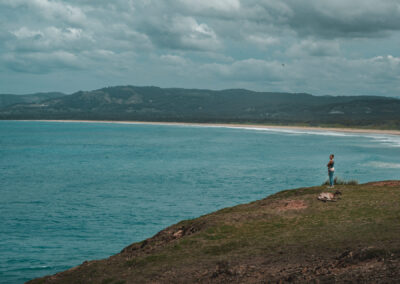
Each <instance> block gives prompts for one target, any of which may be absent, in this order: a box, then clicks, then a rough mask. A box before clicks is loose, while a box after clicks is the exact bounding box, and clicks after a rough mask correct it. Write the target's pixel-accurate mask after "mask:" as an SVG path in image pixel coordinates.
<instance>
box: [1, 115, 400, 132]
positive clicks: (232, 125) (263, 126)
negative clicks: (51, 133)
mask: <svg viewBox="0 0 400 284" xmlns="http://www.w3.org/2000/svg"><path fill="white" fill-rule="evenodd" d="M4 121H7V120H4ZM9 121H37V122H61V123H110V124H112V123H114V124H135V125H171V126H196V127H223V128H238V129H246V128H247V129H248V128H251V129H261V130H262V129H265V130H274V129H276V130H299V131H301V130H303V131H304V130H309V131H317V132H327V131H332V132H342V133H361V134H382V135H400V130H381V129H363V128H344V127H338V128H335V127H321V126H290V125H288V126H286V125H282V126H281V125H268V124H240V123H196V122H162V121H113V120H68V119H60V120H57V119H24V120H9Z"/></svg>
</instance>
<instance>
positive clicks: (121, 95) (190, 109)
mask: <svg viewBox="0 0 400 284" xmlns="http://www.w3.org/2000/svg"><path fill="white" fill-rule="evenodd" d="M0 119H88V120H137V121H176V122H228V123H229V122H236V123H265V124H269V123H271V124H304V125H321V126H324V125H329V126H336V125H337V126H350V127H368V128H388V129H389V128H390V129H400V100H399V99H396V98H389V97H379V96H337V97H336V96H313V95H310V94H305V93H273V92H254V91H249V90H243V89H231V90H222V91H213V90H199V89H179V88H158V87H135V86H119V87H109V88H103V89H99V90H94V91H89V92H83V91H80V92H77V93H74V94H72V95H68V96H57V97H54V98H48V99H45V100H41V101H40V104H38V102H19V103H16V104H13V105H10V104H9V105H8V107H5V108H3V109H2V110H0Z"/></svg>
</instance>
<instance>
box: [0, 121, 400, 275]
mask: <svg viewBox="0 0 400 284" xmlns="http://www.w3.org/2000/svg"><path fill="white" fill-rule="evenodd" d="M331 152H333V153H335V154H336V165H335V168H336V172H337V175H339V176H341V177H343V178H347V179H349V178H355V179H358V180H359V181H360V182H367V181H372V180H382V179H400V162H399V157H400V137H396V136H389V135H387V136H385V135H349V134H343V133H334V132H325V133H321V132H310V131H303V132H302V131H268V130H254V129H231V128H218V127H188V126H165V125H164V126H161V125H127V124H106V123H55V122H17V121H0V282H1V283H22V282H24V281H26V280H28V279H31V278H34V277H39V276H43V275H47V274H51V273H55V272H58V271H61V270H65V269H68V268H70V267H72V266H75V265H77V264H80V263H82V262H83V261H84V260H90V259H99V258H104V257H107V256H109V255H111V254H115V253H117V252H119V251H120V250H121V249H122V248H124V247H125V246H127V245H129V244H130V243H132V242H135V241H139V240H142V239H145V238H148V237H150V236H152V235H153V234H155V233H157V232H158V231H160V230H161V229H163V228H164V227H166V226H168V225H171V224H174V223H176V222H178V221H180V220H182V219H188V218H194V217H198V216H200V215H202V214H205V213H209V212H212V211H215V210H217V209H219V208H223V207H227V206H232V205H235V204H239V203H244V202H249V201H252V200H256V199H260V198H263V197H265V196H267V195H270V194H272V193H274V192H277V191H280V190H283V189H288V188H295V187H302V186H312V185H319V184H321V183H322V182H323V181H325V179H326V168H325V165H326V163H327V162H328V155H329V154H330V153H331Z"/></svg>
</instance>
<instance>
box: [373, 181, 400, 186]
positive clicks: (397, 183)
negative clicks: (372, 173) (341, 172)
mask: <svg viewBox="0 0 400 284" xmlns="http://www.w3.org/2000/svg"><path fill="white" fill-rule="evenodd" d="M367 185H373V186H389V187H400V180H385V181H378V182H369V183H367Z"/></svg>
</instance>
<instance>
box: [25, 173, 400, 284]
mask: <svg viewBox="0 0 400 284" xmlns="http://www.w3.org/2000/svg"><path fill="white" fill-rule="evenodd" d="M335 190H340V192H341V193H342V195H341V198H340V199H338V200H337V202H332V203H328V202H326V203H324V202H321V201H318V200H317V196H318V195H319V194H320V193H321V192H326V191H327V189H326V188H325V187H312V188H301V189H296V190H288V191H283V192H280V193H277V194H275V195H272V196H270V197H268V198H265V199H262V200H259V201H255V202H252V203H249V204H244V205H239V206H235V207H231V208H225V209H222V210H220V211H217V212H215V213H212V214H208V215H205V216H202V217H200V218H197V219H193V220H187V221H182V222H180V223H178V224H176V225H173V226H171V227H168V228H166V229H165V230H163V231H161V232H159V233H158V234H156V235H155V236H153V237H152V238H149V239H147V240H145V241H143V242H140V243H134V244H132V245H130V246H128V247H126V248H125V249H123V250H122V251H121V252H120V253H119V254H116V255H114V256H111V257H110V258H108V259H104V260H97V261H85V262H84V263H83V264H82V265H80V266H77V267H75V268H72V269H70V270H67V271H64V272H61V273H58V274H55V275H53V276H48V277H44V278H40V279H35V280H32V281H30V282H29V283H192V282H201V283H203V282H204V283H226V282H235V283H260V282H261V283H262V282H271V283H274V282H277V283H284V282H304V283H307V282H308V283H309V282H312V281H314V282H318V281H319V282H329V283H330V282H335V281H336V282H339V283H342V282H346V281H350V282H367V283H398V281H400V238H399V236H400V222H399V220H400V206H399V204H400V182H399V181H386V182H379V183H369V184H364V185H354V186H348V185H346V186H337V187H336V188H335Z"/></svg>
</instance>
